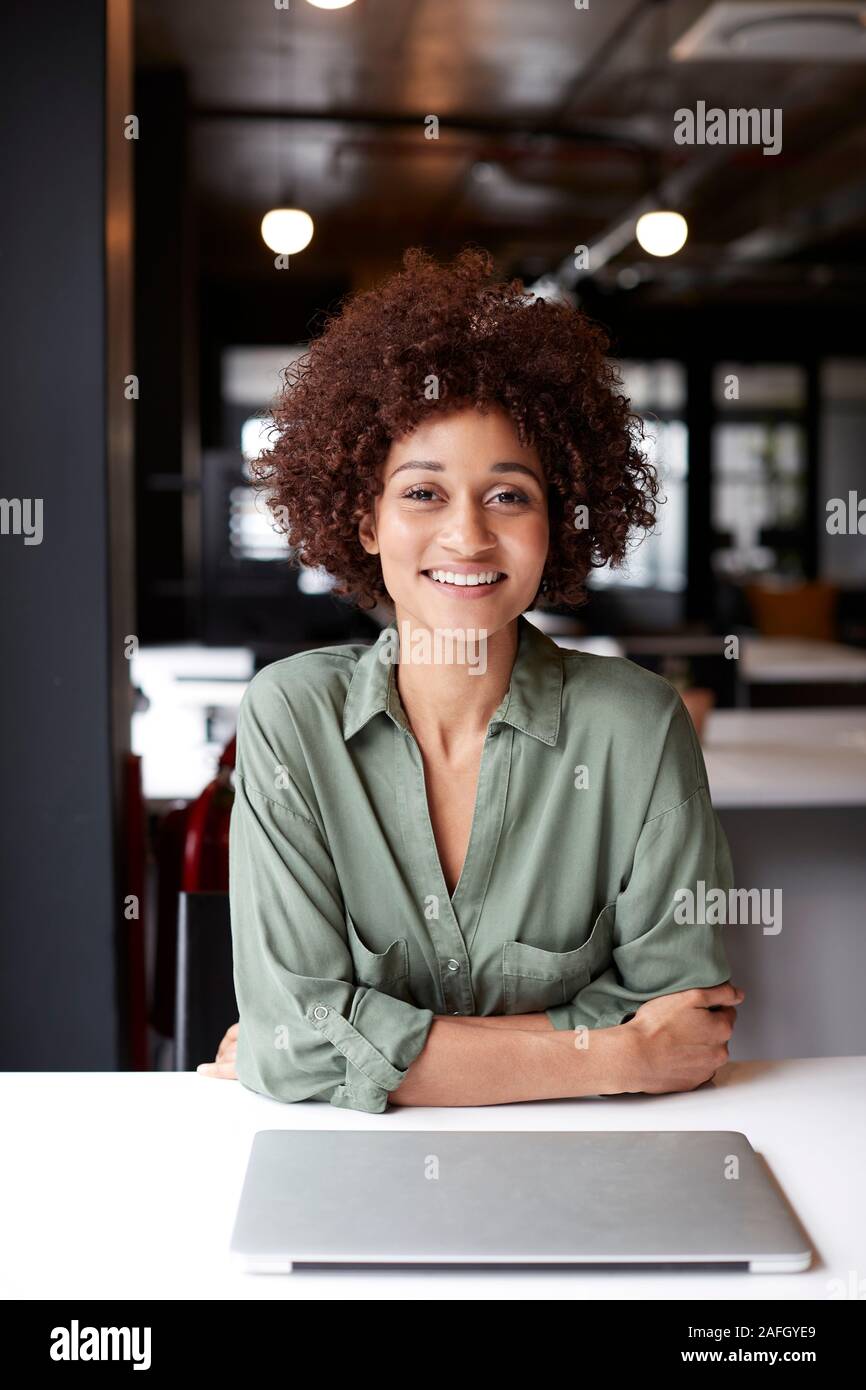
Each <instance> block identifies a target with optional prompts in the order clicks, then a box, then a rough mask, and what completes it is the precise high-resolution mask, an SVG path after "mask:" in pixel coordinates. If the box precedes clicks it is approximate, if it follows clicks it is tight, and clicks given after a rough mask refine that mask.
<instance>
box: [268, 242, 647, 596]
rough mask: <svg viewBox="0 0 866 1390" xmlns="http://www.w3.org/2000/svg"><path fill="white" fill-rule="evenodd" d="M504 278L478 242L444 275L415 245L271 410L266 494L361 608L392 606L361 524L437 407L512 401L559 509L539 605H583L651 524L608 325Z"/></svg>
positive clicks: (352, 304) (294, 373)
mask: <svg viewBox="0 0 866 1390" xmlns="http://www.w3.org/2000/svg"><path fill="white" fill-rule="evenodd" d="M492 274H493V258H492V256H491V255H490V254H489V253H488V252H486V251H484V250H482V249H480V248H477V247H473V246H468V247H465V248H464V249H463V250H462V251H461V252H460V253H459V255H457V256H456V257H455V259H454V260H453V261H452V262H451V263H450V264H448V265H444V266H442V265H438V264H437V263H436V262H435V261H434V260H433V258H432V257H431V256H430V255H429V254H428V253H427V252H426V251H424V250H422V249H421V248H419V247H413V248H411V249H409V250H408V251H406V252H404V255H403V269H402V270H401V271H398V272H396V273H395V274H393V275H391V276H390V277H389V278H388V279H387V280H385V281H384V282H383V283H382V284H380V285H379V286H377V287H376V288H375V289H372V290H367V291H362V292H360V293H356V294H353V295H350V296H348V297H347V298H346V299H345V300H344V301H343V303H342V306H341V307H340V310H339V312H337V313H334V314H332V315H331V316H330V317H329V318H328V320H327V322H326V325H325V328H324V331H323V332H322V334H321V336H320V337H318V338H316V339H315V340H314V342H313V343H312V345H311V347H310V349H309V351H308V352H307V353H305V354H304V356H303V357H300V358H298V359H297V360H296V361H295V362H293V363H292V364H291V365H290V366H289V367H287V368H286V369H285V371H284V372H283V373H282V380H283V387H282V390H281V391H280V393H279V395H278V397H277V399H276V401H275V403H274V404H273V405H272V407H271V409H270V411H269V412H268V417H267V418H269V419H270V420H271V421H272V424H271V428H270V431H269V433H270V438H271V447H270V448H269V449H268V450H267V451H266V452H265V453H263V454H262V455H260V457H259V458H258V459H257V460H256V461H255V462H254V463H253V464H251V466H250V471H251V475H252V477H253V481H254V485H255V486H257V487H259V488H261V489H263V490H264V491H265V492H266V494H267V499H268V506H269V507H270V509H271V511H272V512H273V514H274V517H275V519H276V521H277V525H278V529H280V530H282V531H283V532H284V533H285V534H286V536H287V538H288V541H289V544H290V545H291V546H292V547H293V549H294V551H295V553H296V555H297V557H298V559H299V560H300V561H301V562H302V563H303V564H305V565H310V566H321V567H322V568H323V569H325V570H326V571H327V572H328V573H329V574H330V575H331V576H332V578H333V579H334V581H335V584H334V592H335V593H336V594H338V595H341V596H343V597H351V598H353V599H354V600H355V602H356V603H357V604H359V605H360V606H361V607H371V606H373V605H374V604H375V603H377V602H385V603H389V602H390V600H389V596H388V594H387V592H386V590H385V587H384V583H383V579H382V571H381V566H380V563H379V558H378V556H376V555H369V554H367V552H366V551H365V550H364V549H363V547H362V545H361V542H360V540H359V537H358V522H359V520H360V519H361V517H362V516H363V515H364V514H365V513H366V512H370V511H372V509H373V498H374V497H375V496H377V495H378V494H379V493H381V491H382V484H381V481H380V475H381V469H382V465H383V463H384V461H385V456H386V454H387V451H388V448H389V446H390V444H391V441H392V440H393V439H395V438H397V437H398V436H399V435H402V434H404V433H405V432H407V431H410V430H411V429H412V428H413V427H414V426H415V425H417V424H418V423H419V421H420V420H421V419H422V418H424V417H428V416H429V415H431V414H432V413H434V412H436V411H443V410H447V411H453V410H456V409H460V408H461V407H465V406H467V405H473V404H474V405H476V406H478V407H479V408H481V409H482V410H484V409H489V408H492V407H495V406H500V407H502V408H504V409H505V410H506V411H507V413H508V414H509V415H510V417H511V419H512V420H513V422H514V425H515V428H516V430H517V433H518V436H519V438H520V440H521V442H522V443H523V444H525V445H526V444H529V445H533V446H534V447H535V448H536V450H537V452H538V455H539V459H540V461H541V464H542V467H543V468H544V471H545V476H546V478H547V482H548V508H549V515H550V545H549V550H548V556H547V561H546V566H545V570H544V575H543V579H542V585H541V588H540V590H539V595H537V596H536V597H537V598H538V597H539V596H542V595H543V601H544V602H545V603H546V604H547V605H550V606H556V605H560V604H563V605H569V606H571V607H577V606H579V605H581V604H582V603H584V602H586V591H585V585H584V581H585V579H586V576H587V574H588V573H589V572H590V570H591V569H592V568H593V567H597V566H601V565H605V564H607V563H608V562H611V563H612V564H613V565H614V566H619V565H621V564H622V562H623V560H624V558H625V555H626V548H627V542H628V539H629V536H630V534H631V533H632V532H633V531H635V530H637V529H643V530H648V529H650V528H651V527H652V526H653V524H654V521H655V497H656V495H657V493H658V489H659V484H658V480H657V477H656V473H655V470H654V468H653V467H652V465H651V464H650V463H649V462H648V460H647V458H646V456H645V454H644V453H643V452H642V451H641V449H640V447H639V444H640V441H641V440H642V439H643V437H644V434H643V425H642V422H641V421H640V419H639V417H637V416H636V415H634V414H633V413H632V412H631V411H630V410H629V403H628V400H627V399H626V398H625V396H624V395H623V394H622V391H621V380H620V377H619V373H618V371H617V369H616V367H615V366H614V365H613V364H612V363H611V362H609V361H608V360H607V358H606V356H605V352H606V350H607V348H608V346H609V339H608V337H607V335H606V333H605V331H604V329H603V328H602V327H601V326H600V325H599V324H597V323H594V322H593V321H592V320H591V319H589V318H588V317H587V316H586V315H585V314H584V313H582V312H581V311H580V310H578V309H575V308H572V307H570V306H569V305H567V304H563V303H560V302H557V301H550V300H543V299H535V298H533V297H531V296H530V295H528V294H527V292H526V290H525V288H524V285H523V282H522V281H521V280H512V281H509V282H498V283H497V282H494V283H491V277H492ZM431 382H435V383H436V385H435V387H431V386H430V383H431ZM436 390H438V398H436V399H429V396H430V394H431V391H436ZM580 505H583V506H585V507H586V508H587V513H588V517H589V525H588V526H586V527H583V528H582V529H579V528H578V527H577V526H576V524H575V517H576V515H577V514H576V511H575V509H576V507H578V506H580Z"/></svg>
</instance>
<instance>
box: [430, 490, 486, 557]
mask: <svg viewBox="0 0 866 1390" xmlns="http://www.w3.org/2000/svg"><path fill="white" fill-rule="evenodd" d="M497 540H498V538H497V535H496V532H495V531H494V530H492V529H491V522H490V517H489V515H488V513H487V512H485V510H484V507H483V506H482V504H481V503H479V502H475V501H474V500H473V499H472V498H465V499H464V500H463V501H455V502H454V504H453V506H451V507H449V509H448V516H447V519H445V520H444V525H443V527H442V530H441V532H440V534H439V543H440V545H442V546H443V548H444V549H446V550H450V551H451V552H452V553H453V554H454V556H455V558H457V556H458V555H459V556H460V557H461V558H462V559H464V560H473V559H475V558H476V557H477V556H479V555H483V554H484V552H485V551H487V550H493V549H494V548H495V546H496V544H497Z"/></svg>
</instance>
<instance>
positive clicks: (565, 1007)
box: [544, 1004, 637, 1030]
mask: <svg viewBox="0 0 866 1390" xmlns="http://www.w3.org/2000/svg"><path fill="white" fill-rule="evenodd" d="M544 1012H545V1013H546V1014H547V1017H548V1018H549V1019H550V1021H551V1023H552V1024H553V1026H554V1028H567V1029H572V1030H573V1029H575V1028H590V1029H592V1028H616V1027H617V1025H618V1024H620V1023H628V1021H629V1019H631V1018H634V1016H635V1013H636V1012H637V1010H635V1009H629V1008H627V1007H624V1006H621V1007H619V1008H616V1009H610V1010H608V1012H607V1013H606V1014H600V1015H598V1016H597V1017H593V1016H591V1015H590V1014H588V1013H585V1012H584V1011H583V1009H582V1008H581V1007H580V1005H579V1004H557V1005H555V1007H554V1008H552V1009H545V1011H544Z"/></svg>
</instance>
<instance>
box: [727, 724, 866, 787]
mask: <svg viewBox="0 0 866 1390" xmlns="http://www.w3.org/2000/svg"><path fill="white" fill-rule="evenodd" d="M702 747H703V752H704V759H705V762H706V765H707V777H708V779H709V783H710V792H711V794H712V798H713V805H714V806H716V807H719V808H720V807H734V806H736V807H750V806H776V807H795V806H866V709H860V708H858V707H854V708H851V709H796V710H776V709H754V710H727V709H722V710H713V711H712V713H711V714H710V715H709V716H708V718H707V724H706V728H705V732H704V737H703V742H702Z"/></svg>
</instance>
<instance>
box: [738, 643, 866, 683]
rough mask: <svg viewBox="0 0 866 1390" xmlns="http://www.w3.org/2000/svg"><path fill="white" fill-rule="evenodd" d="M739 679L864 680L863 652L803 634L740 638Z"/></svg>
mask: <svg viewBox="0 0 866 1390" xmlns="http://www.w3.org/2000/svg"><path fill="white" fill-rule="evenodd" d="M740 649H741V650H740V678H741V680H744V681H755V682H760V683H761V684H763V683H765V682H766V683H772V684H799V683H801V682H804V683H806V684H809V685H810V684H812V683H813V682H815V681H833V682H836V681H854V682H858V683H860V682H863V681H866V652H864V651H862V650H861V649H860V648H859V647H848V646H845V645H844V644H843V643H841V642H819V641H815V640H814V639H812V638H806V637H744V638H743V639H742V642H741V643H740Z"/></svg>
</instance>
